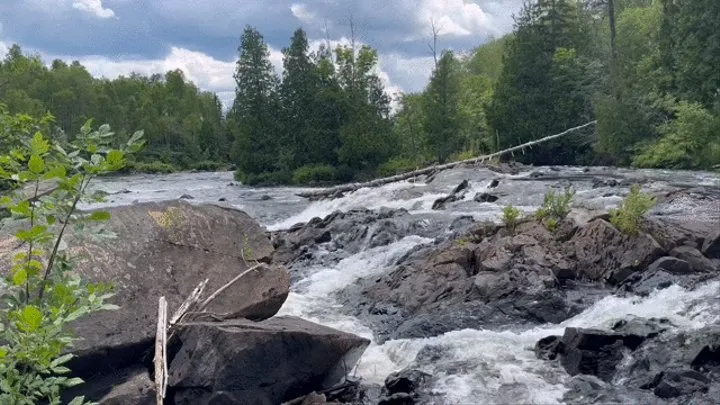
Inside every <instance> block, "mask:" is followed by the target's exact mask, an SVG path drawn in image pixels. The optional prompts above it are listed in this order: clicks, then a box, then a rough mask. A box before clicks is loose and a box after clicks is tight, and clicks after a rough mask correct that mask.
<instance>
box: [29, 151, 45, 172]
mask: <svg viewBox="0 0 720 405" xmlns="http://www.w3.org/2000/svg"><path fill="white" fill-rule="evenodd" d="M28 169H30V171H31V172H33V173H35V174H40V173H42V172H44V171H45V161H44V160H43V158H41V157H40V155H32V156H30V161H28Z"/></svg>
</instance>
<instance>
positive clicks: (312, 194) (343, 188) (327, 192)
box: [297, 121, 597, 198]
mask: <svg viewBox="0 0 720 405" xmlns="http://www.w3.org/2000/svg"><path fill="white" fill-rule="evenodd" d="M596 123H597V121H590V122H587V123H585V124H582V125H579V126H577V127H573V128H570V129H566V130H565V131H563V132H560V133H559V134H554V135H549V136H546V137H544V138H540V139H536V140H534V141H530V142H526V143H523V144H521V145H517V146H513V147H512V148H508V149H503V150H501V151H498V152H495V153H491V154H489V155H483V156H478V157H474V158H472V159H466V160H461V161H458V162H451V163H445V164H442V165H433V166H429V167H426V168H423V169H419V170H413V171H411V172H407V173H402V174H396V175H394V176H390V177H383V178H379V179H375V180H371V181H367V182H364V183H350V184H342V185H339V186H336V187H331V188H326V189H320V190H314V191H308V192H303V193H297V195H298V196H300V197H305V198H318V197H328V196H331V195H333V194H335V193H338V192H341V193H345V192H350V191H355V190H358V189H361V188H366V187H377V186H381V185H383V184H388V183H393V182H396V181H401V180H407V179H409V178H412V177H415V176H420V175H424V174H429V173H432V172H434V171H441V170H447V169H452V168H454V167H457V166H461V165H465V164H482V163H483V162H484V161H486V160H490V159H493V158H496V157H500V156H502V155H506V154H508V153H511V154H512V155H513V156H514V155H515V154H514V152H515V151H517V150H523V149H524V148H532V146H533V145H537V144H540V143H543V142H547V141H550V140H553V139H557V138H559V137H561V136H565V135H567V134H569V133H571V132H575V131H578V130H580V129H583V128H586V127H589V126H591V125H594V124H596Z"/></svg>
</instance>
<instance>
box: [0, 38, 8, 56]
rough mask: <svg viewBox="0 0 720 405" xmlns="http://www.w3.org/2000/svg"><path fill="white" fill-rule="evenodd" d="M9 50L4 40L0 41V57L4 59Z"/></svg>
mask: <svg viewBox="0 0 720 405" xmlns="http://www.w3.org/2000/svg"><path fill="white" fill-rule="evenodd" d="M9 50H10V47H9V46H8V45H7V44H6V43H5V42H3V41H0V59H4V58H5V55H7V53H8V51H9Z"/></svg>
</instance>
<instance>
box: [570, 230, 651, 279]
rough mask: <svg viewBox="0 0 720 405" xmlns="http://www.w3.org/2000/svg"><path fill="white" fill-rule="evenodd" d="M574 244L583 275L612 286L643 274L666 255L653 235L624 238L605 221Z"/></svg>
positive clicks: (578, 236)
mask: <svg viewBox="0 0 720 405" xmlns="http://www.w3.org/2000/svg"><path fill="white" fill-rule="evenodd" d="M571 243H572V244H573V246H574V255H575V257H576V258H577V260H578V269H580V271H581V272H582V275H583V276H585V277H587V278H588V279H590V280H606V281H609V282H611V283H619V282H622V281H623V280H624V279H625V278H627V277H628V276H629V275H631V274H633V273H634V272H637V271H641V270H644V269H645V268H647V266H649V265H650V263H652V262H654V261H655V260H657V259H658V258H660V257H661V256H663V255H664V253H665V251H664V249H663V248H662V247H661V246H660V245H659V244H658V242H657V241H655V239H653V238H652V237H651V236H650V235H648V234H645V233H641V234H640V235H638V236H630V235H624V234H622V233H621V232H620V231H619V230H617V229H616V228H615V227H614V226H612V225H611V224H610V223H609V222H606V221H604V220H602V219H598V220H594V221H592V222H590V223H589V224H588V225H587V226H586V227H584V228H582V229H580V230H578V231H577V233H576V234H575V236H573V238H572V241H571Z"/></svg>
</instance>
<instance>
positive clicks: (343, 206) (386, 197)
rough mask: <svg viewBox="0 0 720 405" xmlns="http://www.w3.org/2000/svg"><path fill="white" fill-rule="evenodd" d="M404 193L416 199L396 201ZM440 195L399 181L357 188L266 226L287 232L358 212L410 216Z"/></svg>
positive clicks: (417, 185) (423, 186) (311, 205)
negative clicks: (337, 214)
mask: <svg viewBox="0 0 720 405" xmlns="http://www.w3.org/2000/svg"><path fill="white" fill-rule="evenodd" d="M406 190H408V191H410V190H412V191H416V192H418V193H420V195H419V196H418V197H415V198H398V197H397V195H398V192H401V191H406ZM444 195H445V194H444V193H430V192H427V186H426V185H425V184H417V183H411V182H409V181H399V182H396V183H390V184H386V185H384V186H381V187H374V188H361V189H359V190H357V191H354V192H351V193H348V194H346V195H345V196H344V197H341V198H335V199H332V200H320V201H314V202H312V203H310V205H309V206H308V207H307V208H305V209H304V210H303V211H302V212H300V213H299V214H296V215H293V216H291V217H290V218H287V219H285V220H283V221H280V222H278V223H276V224H273V225H270V226H268V229H269V230H271V231H276V230H282V229H287V228H289V227H291V226H293V225H295V224H297V223H300V222H308V221H310V220H311V219H313V218H315V217H320V218H323V217H325V216H327V215H330V214H331V213H333V212H335V211H349V210H352V209H361V208H366V209H379V208H392V209H399V208H405V209H407V210H408V211H412V212H416V211H422V210H429V209H430V207H431V206H432V203H433V201H435V200H436V199H438V198H440V197H442V196H444Z"/></svg>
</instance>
